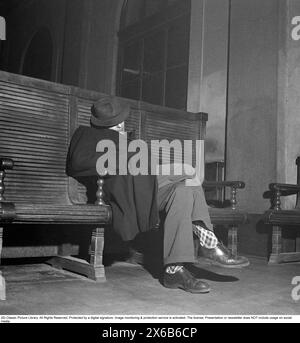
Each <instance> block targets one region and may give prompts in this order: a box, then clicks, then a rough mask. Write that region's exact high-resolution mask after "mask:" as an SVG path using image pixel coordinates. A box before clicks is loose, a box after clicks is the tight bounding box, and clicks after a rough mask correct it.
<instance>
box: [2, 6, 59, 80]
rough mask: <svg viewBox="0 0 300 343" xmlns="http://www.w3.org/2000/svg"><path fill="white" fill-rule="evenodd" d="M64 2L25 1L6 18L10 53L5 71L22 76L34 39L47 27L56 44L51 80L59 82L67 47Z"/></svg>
mask: <svg viewBox="0 0 300 343" xmlns="http://www.w3.org/2000/svg"><path fill="white" fill-rule="evenodd" d="M64 20H65V0H53V1H48V0H38V1H37V0H26V1H23V2H21V3H20V5H19V6H18V7H17V9H16V10H15V11H14V12H13V13H12V14H11V15H10V16H9V17H8V18H7V40H8V44H9V45H8V48H9V53H8V57H7V65H6V70H7V71H10V72H13V73H19V72H20V71H21V68H22V59H23V56H24V53H25V51H26V47H27V46H28V45H29V43H30V40H31V38H32V37H33V35H34V34H35V33H36V31H37V30H38V29H39V28H40V27H47V28H48V29H49V30H50V32H51V34H52V39H53V43H54V56H53V74H52V80H53V81H57V80H59V79H60V73H61V64H62V54H63V44H64V41H63V39H64V35H63V32H64Z"/></svg>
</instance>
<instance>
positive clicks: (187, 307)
mask: <svg viewBox="0 0 300 343" xmlns="http://www.w3.org/2000/svg"><path fill="white" fill-rule="evenodd" d="M193 271H194V272H195V273H196V274H197V275H198V277H200V278H202V279H204V280H206V281H207V282H208V283H209V284H210V285H211V292H210V293H209V294H190V293H186V292H184V291H182V290H179V289H178V290H177V289H176V290H170V289H166V288H164V287H163V286H162V285H161V284H160V282H159V280H158V279H157V278H156V277H155V276H153V274H151V273H149V272H148V270H145V269H144V268H143V267H142V266H140V265H132V264H129V263H124V262H119V263H115V264H113V265H112V266H110V267H106V275H107V282H105V283H95V282H93V281H90V280H87V279H86V278H84V277H82V276H80V275H76V274H72V273H70V272H67V271H59V270H56V269H53V268H52V267H50V266H48V265H46V264H35V265H19V266H3V267H2V272H3V275H4V276H5V278H6V293H7V299H6V301H1V302H0V315H8V314H9V315H28V314H31V315H34V314H43V315H45V314H49V315H53V314H57V315H63V314H68V315H72V314H76V315H80V314H82V315H92V314H98V315H99V314H101V315H102V314H107V315H121V314H122V315H133V314H139V315H147V314H148V315H177V314H178V315H180V314H184V315H189V314H192V315H201V314H203V315H205V314H206V315H216V314H217V315H221V314H227V315H232V314H244V315H245V314H252V315H262V314H265V315H272V314H278V315H280V314H281V315H284V314H285V315H300V300H299V301H295V300H293V298H292V296H291V293H292V289H293V288H294V287H295V285H292V279H293V278H294V277H295V276H299V277H300V264H297V263H294V264H288V265H279V266H268V265H267V263H266V261H265V260H262V259H255V258H252V259H251V265H250V266H249V267H247V268H244V269H223V268H219V267H213V266H208V265H201V268H199V265H198V266H194V267H193ZM298 294H300V291H298Z"/></svg>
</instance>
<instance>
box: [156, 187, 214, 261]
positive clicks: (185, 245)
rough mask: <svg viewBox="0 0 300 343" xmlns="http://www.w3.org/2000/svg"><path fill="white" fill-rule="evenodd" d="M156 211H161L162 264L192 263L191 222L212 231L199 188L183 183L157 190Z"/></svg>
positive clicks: (204, 201)
mask: <svg viewBox="0 0 300 343" xmlns="http://www.w3.org/2000/svg"><path fill="white" fill-rule="evenodd" d="M158 206H159V210H160V211H163V212H164V264H165V265H167V264H175V263H186V262H191V263H194V262H195V254H194V239H193V224H192V222H193V221H202V222H203V223H204V224H205V227H206V228H207V229H208V230H213V227H212V224H211V220H210V216H209V213H208V206H207V203H206V200H205V196H204V192H203V189H202V187H201V186H193V187H191V186H185V183H184V182H180V183H173V184H168V185H166V186H164V187H161V188H159V189H158Z"/></svg>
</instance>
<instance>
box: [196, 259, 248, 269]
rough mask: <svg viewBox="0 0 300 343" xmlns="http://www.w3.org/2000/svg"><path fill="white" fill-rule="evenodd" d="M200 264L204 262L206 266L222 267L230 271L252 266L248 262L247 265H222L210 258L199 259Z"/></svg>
mask: <svg viewBox="0 0 300 343" xmlns="http://www.w3.org/2000/svg"><path fill="white" fill-rule="evenodd" d="M198 262H199V263H201V262H204V263H206V264H210V265H212V266H217V267H222V268H229V269H234V268H235V269H240V268H244V267H248V266H249V265H250V262H249V261H247V262H245V263H241V264H222V263H220V262H217V261H214V260H210V259H209V258H205V257H200V258H198Z"/></svg>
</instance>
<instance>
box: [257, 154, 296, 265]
mask: <svg viewBox="0 0 300 343" xmlns="http://www.w3.org/2000/svg"><path fill="white" fill-rule="evenodd" d="M296 165H297V184H296V185H292V184H285V183H271V184H270V185H269V191H268V192H266V193H265V197H268V198H270V199H271V201H272V206H271V208H270V210H268V211H267V212H266V213H265V215H264V222H265V223H266V224H268V225H271V226H272V251H271V255H270V258H269V264H278V263H284V262H297V261H300V236H299V235H298V237H297V235H296V233H297V231H296V232H295V230H298V232H299V226H300V157H298V158H297V159H296ZM293 194H296V195H297V199H296V206H295V208H294V209H291V210H284V209H281V197H282V196H290V195H293ZM283 229H285V230H288V231H290V232H291V231H292V232H294V234H295V235H294V236H295V237H294V238H291V239H290V241H291V242H292V245H293V250H294V251H289V252H287V251H285V250H286V249H285V247H284V246H285V245H286V244H285V243H286V242H287V241H286V240H284V239H283Z"/></svg>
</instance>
